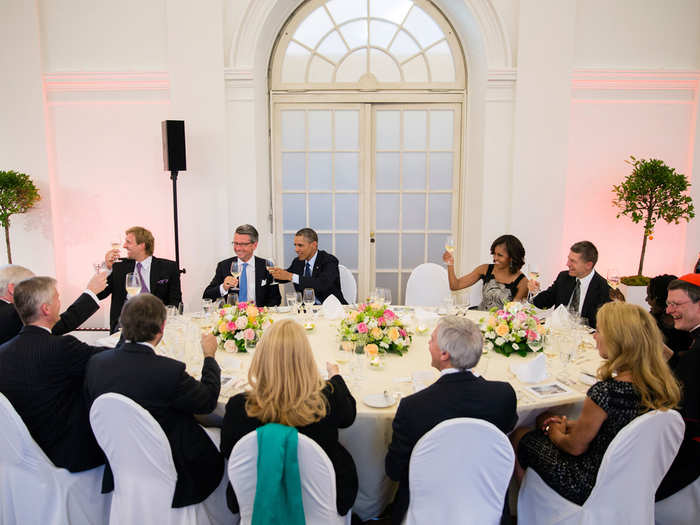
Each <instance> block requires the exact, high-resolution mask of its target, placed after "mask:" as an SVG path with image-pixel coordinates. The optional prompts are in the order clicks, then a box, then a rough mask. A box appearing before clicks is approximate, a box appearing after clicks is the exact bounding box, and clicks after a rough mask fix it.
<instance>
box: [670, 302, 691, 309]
mask: <svg viewBox="0 0 700 525" xmlns="http://www.w3.org/2000/svg"><path fill="white" fill-rule="evenodd" d="M689 302H690V301H689V300H688V301H683V302H682V303H677V302H675V301H666V306H668V307H669V308H678V307H679V306H683V305H684V304H688V303H689Z"/></svg>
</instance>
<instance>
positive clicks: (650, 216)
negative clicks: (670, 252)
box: [613, 156, 695, 305]
mask: <svg viewBox="0 0 700 525" xmlns="http://www.w3.org/2000/svg"><path fill="white" fill-rule="evenodd" d="M625 162H627V163H628V164H630V165H631V166H632V168H633V169H632V173H630V174H629V175H628V176H627V177H626V178H625V180H623V181H622V183H620V184H619V185H614V186H613V193H614V194H615V198H614V199H613V204H614V205H615V206H616V207H617V208H618V210H619V211H618V213H617V217H618V218H619V217H620V216H621V215H626V216H627V217H629V218H630V219H632V222H634V223H635V224H637V223H640V222H641V223H642V224H643V226H644V231H643V236H642V253H641V255H640V257H639V267H638V268H637V275H634V276H629V277H623V278H622V279H621V282H622V283H623V284H625V285H627V290H626V292H627V293H626V294H625V295H626V296H627V300H628V301H630V302H634V303H637V304H642V305H645V303H644V298H645V296H646V286H647V285H648V284H649V278H648V277H644V275H643V274H642V271H643V269H644V255H645V254H646V250H647V240H649V239H653V238H654V237H653V235H654V226H656V223H657V222H658V221H659V219H663V220H664V221H666V222H667V223H669V224H670V223H674V224H678V223H679V222H680V221H681V220H685V221H686V222H688V221H690V219H692V218H693V217H695V208H694V206H693V201H692V198H691V197H690V196H689V195H688V194H687V192H688V188H690V183H689V182H688V179H687V178H686V176H685V175H683V174H682V173H676V170H675V169H673V168H671V167H669V166H667V165H666V164H664V162H663V161H661V160H658V159H637V158H635V157H632V156H630V160H626V161H625ZM632 287H643V288H641V290H640V289H637V290H634V289H633V288H632ZM635 297H637V299H636V300H635Z"/></svg>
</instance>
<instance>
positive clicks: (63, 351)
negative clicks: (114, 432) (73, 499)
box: [0, 277, 105, 493]
mask: <svg viewBox="0 0 700 525" xmlns="http://www.w3.org/2000/svg"><path fill="white" fill-rule="evenodd" d="M14 302H15V307H16V308H17V312H18V313H19V316H20V318H21V319H22V322H23V323H24V327H23V328H22V329H21V331H20V333H19V335H17V337H14V338H12V339H11V340H10V341H8V342H7V343H5V344H3V345H0V392H2V394H3V395H4V396H5V397H7V399H8V400H9V401H10V403H11V404H12V406H13V407H14V409H15V410H16V411H17V413H18V414H19V415H20V417H21V418H22V420H23V421H24V424H25V425H26V426H27V429H28V430H29V433H30V434H31V436H32V437H33V438H34V440H35V441H36V442H37V444H38V445H39V447H41V449H42V450H43V451H44V453H45V454H46V455H47V456H48V458H49V459H50V460H51V461H52V462H53V464H54V465H56V466H57V467H59V468H65V469H67V470H69V471H70V472H80V471H83V470H88V469H91V468H94V467H97V466H98V465H102V464H103V463H104V456H103V454H102V450H101V449H100V447H99V446H98V445H97V441H96V440H95V437H94V436H93V434H92V429H91V428H90V421H89V420H88V411H87V408H86V406H85V401H84V399H83V379H84V376H85V367H86V365H87V362H88V360H89V359H90V358H91V357H92V356H93V355H94V354H96V353H98V352H101V351H103V350H105V348H98V347H92V346H88V345H86V344H85V343H82V342H80V341H78V340H77V339H76V338H75V337H72V336H68V335H64V336H58V335H53V334H52V333H51V327H53V326H54V325H55V324H56V323H57V321H58V319H59V312H60V311H61V302H60V300H59V297H58V291H57V290H56V280H55V279H52V278H51V277H31V278H29V279H25V280H23V281H21V282H19V283H18V284H17V285H16V286H15V287H14ZM97 490H98V487H95V491H96V493H97Z"/></svg>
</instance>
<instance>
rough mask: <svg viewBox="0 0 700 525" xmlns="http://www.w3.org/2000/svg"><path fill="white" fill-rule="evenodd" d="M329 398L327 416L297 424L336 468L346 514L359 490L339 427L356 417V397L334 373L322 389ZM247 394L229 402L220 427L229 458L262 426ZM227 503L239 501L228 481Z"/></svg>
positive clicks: (223, 449) (235, 508)
mask: <svg viewBox="0 0 700 525" xmlns="http://www.w3.org/2000/svg"><path fill="white" fill-rule="evenodd" d="M322 394H323V396H324V397H325V398H326V399H327V400H328V405H327V407H328V409H327V412H326V416H325V417H324V418H323V419H321V420H320V421H317V422H316V423H312V424H310V425H306V426H304V427H297V430H298V431H299V432H301V433H302V434H304V435H306V436H308V437H310V438H311V439H313V440H314V441H315V442H316V443H318V444H319V445H320V446H321V448H322V449H323V451H324V452H325V453H326V454H327V455H328V457H329V459H330V460H331V463H332V464H333V470H335V488H336V508H337V510H338V514H340V515H341V516H343V515H345V514H347V512H348V511H349V510H350V509H351V508H352V505H353V503H355V498H356V497H357V490H358V480H357V470H356V468H355V462H354V461H353V459H352V456H351V455H350V453H349V452H348V451H347V450H346V449H345V448H344V447H343V446H342V445H341V444H340V442H339V441H338V429H339V428H346V427H349V426H350V425H352V424H353V422H354V421H355V415H356V413H357V412H356V408H355V398H353V397H352V394H351V393H350V391H349V390H348V387H347V385H346V384H345V381H344V380H343V378H342V377H341V376H340V375H335V376H333V377H332V378H331V379H330V380H329V381H328V382H327V383H326V387H325V388H324V389H323V390H322ZM245 401H246V395H245V394H244V393H242V394H237V395H235V396H233V397H232V398H231V399H229V400H228V403H226V414H225V415H224V422H223V426H222V428H221V452H222V453H223V454H224V456H226V458H228V457H229V456H230V455H231V450H232V449H233V446H234V445H235V444H236V443H238V441H239V440H240V439H241V438H242V437H243V436H245V435H246V434H248V433H249V432H252V431H253V430H255V429H256V428H258V427H260V426H262V425H263V424H264V423H262V422H261V421H260V420H258V419H254V418H251V417H248V414H247V413H246V411H245ZM226 499H227V502H228V506H229V508H230V509H231V511H232V512H234V513H236V512H238V501H237V500H236V495H235V493H234V492H233V487H231V484H230V483H229V485H228V489H227V492H226Z"/></svg>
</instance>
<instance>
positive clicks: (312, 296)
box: [301, 288, 316, 310]
mask: <svg viewBox="0 0 700 525" xmlns="http://www.w3.org/2000/svg"><path fill="white" fill-rule="evenodd" d="M301 302H302V304H303V305H304V310H306V305H307V304H308V305H309V306H311V305H313V304H314V303H315V302H316V293H315V292H314V289H313V288H304V294H303V296H302V298H301Z"/></svg>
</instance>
